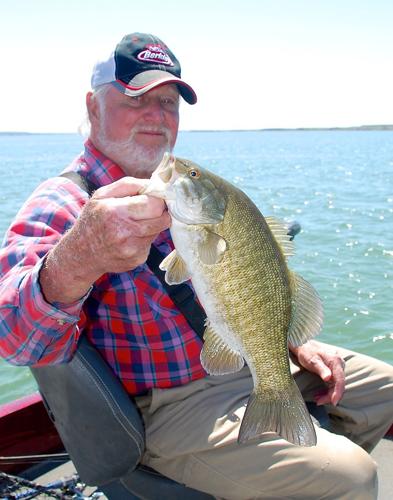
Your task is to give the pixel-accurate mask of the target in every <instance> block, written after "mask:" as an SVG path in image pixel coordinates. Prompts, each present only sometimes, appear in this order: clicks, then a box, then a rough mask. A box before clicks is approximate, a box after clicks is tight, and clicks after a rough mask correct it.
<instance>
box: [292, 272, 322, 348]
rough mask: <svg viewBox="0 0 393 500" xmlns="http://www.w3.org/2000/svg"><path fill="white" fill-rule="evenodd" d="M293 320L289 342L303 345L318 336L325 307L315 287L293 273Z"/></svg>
mask: <svg viewBox="0 0 393 500" xmlns="http://www.w3.org/2000/svg"><path fill="white" fill-rule="evenodd" d="M290 281H291V291H292V318H291V325H290V328H289V332H288V341H289V343H290V344H292V345H293V346H298V345H302V344H304V343H305V342H307V340H309V339H311V338H312V337H314V336H315V335H317V334H318V333H319V332H320V331H321V329H322V324H323V306H322V301H321V299H320V298H319V296H318V294H317V292H316V291H315V289H314V287H313V286H311V285H310V283H308V282H307V281H306V280H305V279H303V278H302V277H301V276H298V275H297V274H295V273H293V272H292V273H291V280H290Z"/></svg>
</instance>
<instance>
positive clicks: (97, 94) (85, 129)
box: [78, 83, 111, 137]
mask: <svg viewBox="0 0 393 500" xmlns="http://www.w3.org/2000/svg"><path fill="white" fill-rule="evenodd" d="M110 86H111V84H110V83H105V84H104V85H100V86H99V87H97V88H96V89H94V90H93V91H92V96H91V98H92V99H97V101H98V103H99V106H100V108H101V109H103V106H105V102H104V99H105V96H106V94H107V92H108V90H109V88H110ZM90 130H91V123H90V118H89V113H88V111H87V110H86V113H85V117H84V118H83V120H82V122H81V123H80V124H79V127H78V133H79V134H80V135H82V136H83V137H88V136H89V135H90Z"/></svg>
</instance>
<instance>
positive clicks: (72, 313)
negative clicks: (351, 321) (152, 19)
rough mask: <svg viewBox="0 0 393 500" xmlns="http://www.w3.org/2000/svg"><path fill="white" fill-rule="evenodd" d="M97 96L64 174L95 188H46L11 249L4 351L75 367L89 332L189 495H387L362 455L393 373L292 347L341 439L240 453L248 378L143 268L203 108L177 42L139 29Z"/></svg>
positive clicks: (152, 452)
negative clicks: (210, 356)
mask: <svg viewBox="0 0 393 500" xmlns="http://www.w3.org/2000/svg"><path fill="white" fill-rule="evenodd" d="M92 88H93V92H89V93H88V94H87V99H86V104H87V110H88V115H89V119H90V123H91V133H90V137H89V139H88V141H87V142H86V145H85V151H84V152H83V153H82V154H81V156H80V157H78V158H77V159H76V160H75V161H74V162H73V163H72V164H71V165H70V166H69V167H68V168H67V169H66V170H67V171H76V172H79V173H80V174H81V175H82V176H84V177H85V178H86V179H88V181H89V182H90V183H92V184H93V185H94V186H96V188H97V189H96V191H95V193H94V195H93V196H92V197H91V199H88V196H87V194H86V193H85V192H84V191H83V190H82V189H81V188H80V187H78V186H77V185H76V184H74V183H73V182H72V181H71V180H69V179H66V178H64V177H58V178H54V179H50V180H48V181H46V182H44V183H43V184H42V185H41V186H39V187H38V188H37V190H36V191H35V193H33V195H32V196H31V197H30V198H29V199H28V200H27V202H26V203H25V205H24V206H23V207H22V209H21V211H20V212H19V214H18V215H17V218H16V220H15V221H14V222H13V223H12V225H11V227H10V229H9V230H8V232H7V234H6V238H5V241H4V247H3V250H2V252H1V255H0V271H1V282H0V311H1V328H0V353H1V355H2V356H3V357H4V358H6V359H7V360H8V361H9V362H10V363H13V364H19V365H44V364H50V363H61V362H66V361H68V360H69V359H71V358H72V355H73V353H74V352H75V349H76V347H77V342H78V338H79V336H80V335H81V334H85V335H87V336H88V338H89V339H90V341H91V342H92V343H93V344H94V345H95V346H96V347H97V349H99V350H100V352H101V353H102V354H103V356H104V357H105V359H106V360H107V362H108V363H109V365H110V366H111V367H112V369H113V371H114V372H115V373H116V375H117V376H118V377H119V378H120V380H121V381H122V383H123V385H124V387H125V388H126V390H127V391H128V392H129V393H130V394H131V395H133V396H136V401H137V404H138V405H139V407H140V409H141V411H142V414H143V418H144V421H145V426H146V453H145V456H144V462H145V463H146V464H147V465H150V466H151V467H153V468H155V469H157V470H158V471H160V472H162V473H163V474H165V475H167V476H169V477H171V478H173V479H175V480H177V481H179V482H184V483H185V484H187V485H189V486H191V487H193V488H196V489H200V490H202V491H206V492H209V493H211V494H212V495H215V496H217V497H221V498H228V499H231V498H234V499H246V498H269V499H273V498H302V499H306V498H323V499H351V500H352V499H371V498H376V466H375V463H374V462H373V461H372V459H371V458H370V457H369V455H368V454H367V453H366V451H364V450H363V449H362V447H363V448H364V449H365V450H367V451H370V450H371V449H372V448H373V447H374V446H375V444H376V443H377V442H378V440H379V439H380V438H381V437H382V436H383V435H384V433H385V431H386V430H387V428H388V427H389V425H390V423H391V420H392V415H393V412H392V409H393V403H392V401H393V368H392V367H391V366H389V365H386V364H384V363H382V362H379V361H377V360H374V359H372V358H368V357H366V356H362V355H359V354H356V353H353V352H350V351H347V350H344V349H337V348H333V347H332V346H327V345H324V344H321V343H319V342H315V341H311V342H308V343H307V344H305V345H304V346H301V347H297V348H292V347H290V349H291V351H292V355H293V365H292V369H293V373H294V375H295V377H296V380H297V383H298V384H299V386H300V388H301V390H302V392H303V395H304V397H305V398H306V399H308V400H313V399H314V400H316V402H317V403H318V404H324V405H326V409H327V411H328V413H329V415H330V425H331V429H332V431H334V433H332V432H328V431H326V430H323V429H319V428H317V437H318V444H317V446H315V447H298V446H293V445H291V444H289V443H287V442H286V441H284V440H283V439H280V438H278V437H277V435H275V434H272V433H267V434H264V435H262V436H261V437H260V438H258V439H254V440H251V441H248V442H247V443H245V444H242V445H240V444H238V443H237V434H238V431H239V427H240V422H241V418H242V415H243V414H244V406H245V403H246V401H247V398H248V396H249V393H250V390H251V386H252V382H251V378H250V374H249V371H248V369H247V368H244V369H243V370H242V371H241V372H239V373H237V374H234V375H226V376H222V377H211V376H207V375H206V373H205V372H204V371H203V369H202V367H201V365H200V361H199V353H200V350H201V341H200V339H199V338H198V337H197V335H196V334H195V332H193V331H192V330H191V328H190V327H189V326H188V324H187V322H186V320H185V318H184V317H183V316H182V314H181V313H180V312H179V311H178V310H177V309H176V307H175V306H174V304H173V302H172V301H171V300H170V298H169V297H168V295H167V294H166V292H165V290H164V289H163V287H162V285H161V283H160V282H159V280H158V279H157V278H156V276H155V275H154V274H153V273H152V272H151V271H150V270H149V268H148V267H147V266H146V264H145V261H146V258H147V256H148V253H149V249H150V246H151V244H152V243H153V242H154V245H155V246H157V247H158V248H159V249H160V250H161V252H162V253H165V254H167V253H169V251H170V250H171V241H170V236H169V233H168V227H169V226H170V217H169V215H168V213H167V211H166V207H165V205H164V203H163V202H162V201H161V200H158V199H156V198H151V197H148V196H146V195H140V194H138V193H139V192H140V191H141V189H142V188H143V187H144V186H145V185H146V182H147V180H146V179H147V178H148V177H149V176H150V174H151V172H152V171H153V170H154V169H155V167H156V166H157V164H158V163H159V161H160V159H161V158H162V155H163V153H164V152H165V151H171V150H172V148H173V146H174V144H175V141H176V136H177V131H178V125H179V98H180V96H181V97H182V98H184V99H185V100H186V101H187V102H188V103H190V104H194V103H195V102H196V95H195V93H194V91H193V89H192V88H191V87H190V86H189V85H188V84H186V83H185V82H184V81H183V80H182V79H181V74H180V65H179V63H178V61H177V59H176V58H175V56H174V55H173V53H172V52H171V51H170V50H169V49H168V47H166V45H165V44H164V43H163V42H162V41H161V40H159V39H158V38H157V37H154V36H151V35H146V34H141V33H133V34H131V35H127V36H125V37H124V38H123V39H122V40H121V42H120V43H119V44H118V45H117V47H116V49H115V51H114V53H113V54H112V55H111V56H110V57H109V59H107V60H106V61H103V62H100V63H98V64H97V65H96V66H95V69H94V71H93V76H92ZM344 368H345V371H346V375H347V385H346V388H345V382H344ZM340 434H342V435H344V436H347V437H342V436H340ZM348 437H349V438H350V439H351V440H352V441H350V440H349V439H348ZM354 443H356V444H354Z"/></svg>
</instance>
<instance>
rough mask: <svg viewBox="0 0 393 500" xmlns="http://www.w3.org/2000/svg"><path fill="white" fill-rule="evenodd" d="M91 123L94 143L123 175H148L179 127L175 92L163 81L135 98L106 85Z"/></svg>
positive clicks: (176, 94) (174, 137)
mask: <svg viewBox="0 0 393 500" xmlns="http://www.w3.org/2000/svg"><path fill="white" fill-rule="evenodd" d="M97 104H98V105H97V110H96V113H95V115H94V118H93V120H91V122H92V133H91V139H92V141H93V143H94V144H95V146H96V147H97V148H98V149H99V150H100V151H101V152H102V153H104V154H105V155H106V156H108V157H109V158H110V159H111V160H113V161H114V162H115V163H117V164H118V165H119V166H121V167H122V169H123V170H124V172H125V173H126V174H127V175H132V176H134V177H150V174H151V173H152V171H153V170H154V169H155V168H156V166H157V165H158V163H159V162H160V161H161V159H162V156H163V154H164V153H165V152H166V151H171V150H172V149H173V147H174V145H175V141H176V137H177V132H178V127H179V92H178V90H177V87H176V85H174V84H166V85H162V86H160V87H157V88H155V89H153V90H150V91H149V92H146V93H145V94H143V95H141V96H139V97H129V96H127V95H124V94H122V93H121V92H119V91H118V90H116V89H115V88H114V87H109V88H108V89H107V92H106V93H105V96H104V97H103V99H102V100H101V102H100V103H97Z"/></svg>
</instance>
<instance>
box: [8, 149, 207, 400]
mask: <svg viewBox="0 0 393 500" xmlns="http://www.w3.org/2000/svg"><path fill="white" fill-rule="evenodd" d="M65 171H77V172H79V173H81V174H82V175H84V176H85V177H86V178H87V179H89V180H90V181H91V182H92V183H93V184H94V185H95V186H103V185H107V184H110V183H111V182H114V181H116V180H117V179H120V178H121V177H123V176H124V173H123V171H122V170H121V169H120V168H119V167H118V166H117V165H115V164H114V163H113V162H111V161H110V160H109V159H108V158H107V157H105V156H103V155H102V154H101V153H100V152H99V151H97V150H96V149H95V148H94V147H93V145H92V143H91V142H89V141H87V143H86V145H85V151H84V153H83V154H81V156H80V157H78V158H77V159H76V160H74V162H73V163H72V164H71V165H70V166H69V167H68V168H67V169H66V170H65ZM86 201H87V194H86V193H85V192H84V191H82V190H81V189H80V188H79V187H78V186H76V185H75V184H74V183H73V182H72V181H70V180H68V179H65V178H62V177H56V178H52V179H49V180H47V181H45V182H44V183H43V184H41V185H40V186H39V187H38V188H37V189H36V190H35V191H34V193H33V194H32V195H31V196H30V197H29V199H28V200H27V201H26V203H25V204H24V206H23V207H22V209H21V210H20V211H19V213H18V214H17V216H16V218H15V220H14V221H13V223H12V224H11V226H10V228H9V230H8V231H7V233H6V235H5V239H4V243H3V248H2V250H1V251H0V276H1V278H0V355H1V356H2V357H4V358H5V359H6V360H7V361H9V362H10V363H12V364H16V365H44V364H51V363H52V364H53V363H64V362H66V361H68V360H70V359H71V357H72V355H73V353H74V351H75V348H76V345H77V341H78V338H79V336H80V334H81V332H82V331H83V332H85V333H86V334H87V335H88V337H89V339H90V341H91V342H92V343H93V344H94V345H95V346H96V348H97V349H98V350H99V351H100V352H101V353H102V355H103V356H104V358H105V359H106V360H107V362H108V363H109V365H110V366H111V367H112V369H113V371H114V372H115V374H116V375H117V376H118V377H119V379H120V380H121V381H122V383H123V385H124V387H125V388H126V390H127V391H128V392H129V393H130V394H133V395H138V394H143V393H145V392H146V391H147V390H148V389H149V388H152V387H161V388H167V387H174V386H177V385H182V384H186V383H188V382H190V381H191V380H195V379H198V378H202V377H204V376H205V372H204V370H203V368H202V366H201V364H200V360H199V353H200V350H201V340H200V339H199V337H198V336H197V335H196V333H195V332H194V331H193V330H192V329H191V328H190V327H189V325H188V323H187V321H186V320H185V318H184V316H183V315H182V314H181V313H180V312H179V310H178V309H177V308H176V307H175V306H174V304H173V302H172V300H171V299H170V298H169V296H168V295H167V294H166V292H165V290H164V289H163V287H162V285H161V283H160V281H159V280H158V278H157V277H156V276H155V275H154V274H153V273H152V272H151V271H150V270H149V268H148V267H147V265H146V264H144V265H142V266H138V267H137V268H136V269H134V270H132V271H130V272H127V273H120V274H115V273H108V274H105V275H103V276H102V277H101V278H100V279H99V280H98V281H97V282H96V283H94V285H93V288H92V290H91V291H90V292H89V293H88V294H87V296H85V297H83V298H82V299H81V300H79V301H78V302H75V303H73V304H68V305H64V304H56V303H55V304H49V303H48V302H46V301H45V299H44V297H43V294H42V292H41V289H40V285H39V279H38V278H39V272H40V269H41V266H42V264H43V260H44V257H45V255H46V254H47V252H48V251H49V250H50V249H51V248H52V247H53V246H54V245H56V243H57V242H58V241H59V239H60V238H61V236H62V234H64V233H65V232H66V231H67V230H68V229H69V228H70V227H71V226H72V225H73V224H74V222H75V220H76V219H77V217H78V215H79V213H80V211H81V209H82V207H83V206H84V204H85V203H86ZM155 245H156V246H157V248H158V249H159V250H160V251H161V252H162V253H164V254H168V253H169V252H170V250H171V240H170V236H169V232H168V231H165V232H163V233H162V234H160V235H159V237H158V238H157V240H156V241H155Z"/></svg>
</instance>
